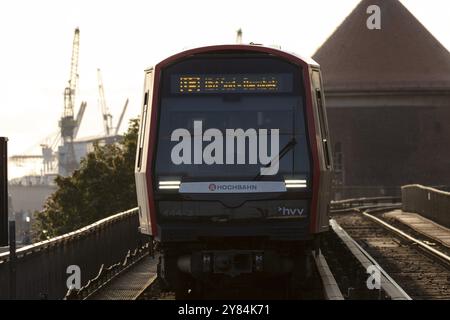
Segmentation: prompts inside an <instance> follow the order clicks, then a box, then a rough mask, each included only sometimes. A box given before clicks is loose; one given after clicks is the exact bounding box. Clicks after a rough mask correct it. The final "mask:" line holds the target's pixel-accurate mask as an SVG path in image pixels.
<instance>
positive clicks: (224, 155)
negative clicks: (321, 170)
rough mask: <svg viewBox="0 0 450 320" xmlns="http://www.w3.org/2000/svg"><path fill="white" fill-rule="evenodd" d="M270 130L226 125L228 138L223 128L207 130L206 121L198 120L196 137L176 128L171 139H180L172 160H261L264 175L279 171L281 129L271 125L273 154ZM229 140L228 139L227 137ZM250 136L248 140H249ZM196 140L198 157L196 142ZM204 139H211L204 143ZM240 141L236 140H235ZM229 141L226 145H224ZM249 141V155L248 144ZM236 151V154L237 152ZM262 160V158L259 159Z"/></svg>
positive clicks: (195, 126) (195, 123) (261, 169)
mask: <svg viewBox="0 0 450 320" xmlns="http://www.w3.org/2000/svg"><path fill="white" fill-rule="evenodd" d="M267 131H268V130H267V129H259V130H258V132H257V131H256V129H247V130H245V131H244V130H243V129H226V130H225V136H226V138H225V139H224V137H223V134H222V131H220V130H219V129H214V128H211V129H208V130H206V131H205V132H203V123H202V121H194V137H193V138H192V137H191V133H190V132H189V130H187V129H183V128H179V129H175V130H174V131H173V132H172V135H171V137H170V140H171V141H178V143H177V144H176V145H175V146H174V147H173V148H172V152H171V154H170V157H171V159H172V162H173V163H174V164H176V165H179V164H203V163H205V164H208V165H210V164H235V158H236V164H246V163H245V160H246V158H248V164H258V162H259V163H260V164H261V165H262V166H263V167H261V168H260V173H261V175H274V174H277V173H278V169H279V163H278V160H279V159H278V157H279V152H280V150H279V149H280V145H279V143H280V141H279V131H280V130H279V129H270V154H269V150H268V149H269V148H268V141H267V140H268V136H269V134H268V132H267ZM224 140H225V141H224ZM246 140H248V143H246ZM192 141H193V143H194V149H193V150H194V155H193V156H194V159H192V145H191V142H192ZM203 142H209V143H208V144H207V145H206V146H203ZM235 142H236V143H235ZM224 143H225V148H224ZM247 145H248V156H247V157H246V154H247V152H246V151H247V148H246V146H247ZM235 155H236V156H235ZM258 160H259V161H258Z"/></svg>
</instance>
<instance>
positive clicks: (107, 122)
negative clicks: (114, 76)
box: [97, 69, 112, 136]
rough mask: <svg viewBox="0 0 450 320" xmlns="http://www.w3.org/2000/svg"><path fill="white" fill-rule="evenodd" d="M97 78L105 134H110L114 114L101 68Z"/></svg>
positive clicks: (98, 70)
mask: <svg viewBox="0 0 450 320" xmlns="http://www.w3.org/2000/svg"><path fill="white" fill-rule="evenodd" d="M97 79H98V95H99V99H98V103H99V105H100V107H101V109H102V115H103V126H104V129H105V134H106V135H107V136H109V135H110V134H111V130H112V115H111V113H109V110H108V105H107V104H106V99H105V89H104V87H103V81H102V73H101V71H100V69H97Z"/></svg>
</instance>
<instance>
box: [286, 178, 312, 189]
mask: <svg viewBox="0 0 450 320" xmlns="http://www.w3.org/2000/svg"><path fill="white" fill-rule="evenodd" d="M284 184H285V185H286V188H307V184H306V180H284Z"/></svg>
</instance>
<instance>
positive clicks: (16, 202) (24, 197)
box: [8, 185, 56, 212]
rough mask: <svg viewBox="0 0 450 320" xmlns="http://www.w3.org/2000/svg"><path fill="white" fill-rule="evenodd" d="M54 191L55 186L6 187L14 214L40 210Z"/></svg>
mask: <svg viewBox="0 0 450 320" xmlns="http://www.w3.org/2000/svg"><path fill="white" fill-rule="evenodd" d="M55 190H56V187H55V186H47V185H32V186H22V185H10V186H9V187H8V191H9V193H10V195H11V200H12V207H13V210H14V211H15V212H21V211H26V212H34V211H36V210H42V208H43V205H44V202H45V200H46V199H47V197H48V196H49V195H50V194H52V193H53V192H54V191H55Z"/></svg>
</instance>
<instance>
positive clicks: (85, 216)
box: [34, 119, 139, 240]
mask: <svg viewBox="0 0 450 320" xmlns="http://www.w3.org/2000/svg"><path fill="white" fill-rule="evenodd" d="M138 130H139V121H138V120H137V119H133V120H131V121H130V126H129V128H128V132H127V133H126V134H125V136H124V137H123V140H122V141H121V142H119V143H117V144H109V145H105V146H99V145H97V144H96V145H94V151H93V152H91V153H88V154H87V156H86V158H84V159H82V160H81V163H80V168H79V169H78V170H76V171H75V172H74V173H73V174H72V175H71V176H69V177H62V176H58V177H57V178H56V180H55V182H56V184H57V186H58V189H57V190H56V191H55V192H54V193H53V194H52V195H51V196H50V197H49V198H48V199H47V201H46V203H45V205H44V210H42V211H41V212H38V213H37V215H36V223H35V226H34V229H35V233H36V238H37V240H45V239H49V238H52V237H55V236H58V235H61V234H64V233H67V232H71V231H73V230H76V229H78V228H81V227H84V226H86V225H88V224H91V223H93V222H95V221H97V220H100V219H102V218H105V217H107V216H109V215H112V214H115V213H117V212H120V211H124V210H127V209H130V208H134V207H136V206H137V200H136V187H135V181H134V164H135V156H136V145H137V138H138Z"/></svg>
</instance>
